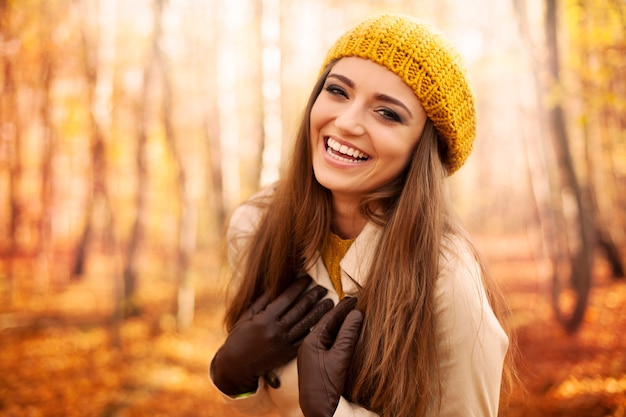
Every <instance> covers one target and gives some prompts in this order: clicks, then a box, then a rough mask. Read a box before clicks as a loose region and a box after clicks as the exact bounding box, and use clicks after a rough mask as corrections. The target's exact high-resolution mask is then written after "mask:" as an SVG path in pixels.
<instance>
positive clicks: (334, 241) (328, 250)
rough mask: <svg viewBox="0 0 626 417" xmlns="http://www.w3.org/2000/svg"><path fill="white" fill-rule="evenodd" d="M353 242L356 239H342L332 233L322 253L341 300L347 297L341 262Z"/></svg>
mask: <svg viewBox="0 0 626 417" xmlns="http://www.w3.org/2000/svg"><path fill="white" fill-rule="evenodd" d="M352 242H354V239H342V238H340V237H339V236H337V235H336V234H334V233H332V232H331V233H330V234H329V235H328V238H327V239H326V243H325V244H324V247H323V248H322V251H321V255H322V260H323V261H324V265H325V266H326V270H327V271H328V275H330V280H331V282H332V283H333V287H334V288H335V291H337V294H338V295H339V299H340V300H341V299H342V298H343V297H345V294H344V292H343V288H342V285H341V266H340V265H339V262H341V260H342V259H343V257H344V256H345V255H346V252H348V249H349V248H350V245H352Z"/></svg>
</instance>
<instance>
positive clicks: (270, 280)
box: [225, 63, 500, 417]
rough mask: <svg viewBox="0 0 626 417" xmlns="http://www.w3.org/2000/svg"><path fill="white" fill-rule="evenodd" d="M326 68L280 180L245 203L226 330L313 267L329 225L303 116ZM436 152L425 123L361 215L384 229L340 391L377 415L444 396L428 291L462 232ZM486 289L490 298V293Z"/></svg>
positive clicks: (409, 416) (422, 407) (403, 412)
mask: <svg viewBox="0 0 626 417" xmlns="http://www.w3.org/2000/svg"><path fill="white" fill-rule="evenodd" d="M332 65H333V64H332V63H331V64H330V65H329V67H328V68H327V69H326V71H324V72H323V74H322V75H321V77H320V78H319V80H318V82H317V83H316V84H315V87H314V89H313V92H312V94H311V96H310V98H309V101H308V103H307V106H306V108H305V111H304V115H303V118H302V122H301V125H300V130H299V132H298V135H297V137H296V142H295V144H294V146H295V149H294V151H293V153H292V157H293V159H292V160H290V161H289V163H288V165H287V168H286V170H285V172H284V173H283V175H282V177H281V180H280V181H279V182H278V183H277V184H276V185H275V189H274V191H273V193H272V194H271V196H269V197H266V198H262V197H261V198H257V199H256V200H254V201H253V202H248V204H257V205H259V206H260V207H262V209H263V212H264V215H263V217H262V219H261V221H260V223H259V225H258V229H257V232H256V233H255V234H254V235H253V236H251V237H250V240H249V244H248V245H247V248H246V250H245V251H243V252H242V262H240V263H239V265H240V270H238V271H235V273H236V274H240V276H241V277H243V278H242V280H241V283H240V285H239V286H238V288H237V291H236V292H235V293H234V295H233V298H232V299H231V301H230V303H229V305H228V307H227V312H226V318H225V323H226V327H227V329H228V330H230V329H232V327H233V325H234V323H235V322H236V321H237V319H238V318H239V317H240V316H241V315H242V314H243V312H244V311H245V309H246V308H248V307H249V306H250V305H251V304H252V303H253V302H254V300H255V299H256V298H257V297H259V296H260V294H261V293H262V292H263V291H270V293H271V294H273V295H277V294H279V293H280V292H281V291H282V290H283V289H284V288H286V287H287V285H288V284H289V283H290V282H291V281H292V280H293V278H294V277H295V276H297V275H299V274H302V273H303V272H304V271H305V270H306V268H307V267H308V266H311V265H312V264H313V263H314V262H315V261H316V260H317V257H318V256H319V255H318V250H319V249H320V247H321V245H322V244H323V240H324V237H325V236H326V235H327V234H328V233H329V231H330V225H331V197H330V192H329V191H328V190H327V189H326V188H324V187H322V186H321V185H320V184H319V183H318V182H317V181H316V179H315V176H314V173H313V167H312V149H311V142H310V122H309V115H310V111H311V107H312V106H313V103H314V102H315V100H316V99H317V96H318V95H319V93H320V92H321V89H322V87H323V84H324V81H325V79H326V76H327V75H328V73H329V72H330V68H331V67H332ZM442 152H445V149H442V145H441V141H439V140H438V136H437V132H436V130H435V128H434V127H433V125H432V123H431V122H430V121H427V123H426V126H425V128H424V132H423V134H422V137H421V138H420V140H419V141H418V143H417V146H416V149H415V151H414V154H413V156H412V158H411V160H410V162H409V164H408V165H407V167H406V168H405V170H404V171H403V172H402V173H401V174H400V175H399V176H398V178H396V179H395V180H394V181H392V182H391V183H390V184H388V185H386V186H385V187H383V188H382V189H379V190H377V191H376V192H375V193H372V194H371V195H368V196H367V197H366V198H364V199H363V201H362V203H361V212H362V213H363V214H364V215H366V216H367V218H368V219H369V220H370V221H373V222H375V223H377V224H379V225H382V226H383V228H382V235H381V238H380V241H379V244H378V248H377V250H376V253H377V257H376V259H377V261H374V262H373V264H372V266H371V269H370V272H369V276H368V277H367V280H366V283H365V284H364V286H363V287H362V288H361V289H360V292H359V295H358V298H359V300H358V304H357V308H358V309H360V310H361V311H363V313H364V321H363V325H362V331H361V335H360V338H359V340H358V342H357V345H356V348H355V353H354V357H353V363H355V364H357V363H358V366H351V367H350V374H349V375H348V381H347V389H346V393H345V395H346V396H347V397H348V398H349V399H350V400H351V401H353V402H355V403H359V404H361V405H363V406H365V407H366V408H368V409H370V410H372V411H375V412H377V413H378V414H379V415H381V416H384V417H387V416H393V417H414V416H422V415H425V413H426V411H427V409H428V408H429V407H431V406H433V404H432V398H440V397H441V396H440V394H441V387H442V381H441V378H440V375H439V374H438V373H437V369H438V368H437V365H436V364H437V363H438V354H439V352H437V349H436V346H437V344H436V343H433V341H434V340H435V338H436V334H435V330H436V329H435V319H436V317H435V312H434V295H433V294H434V288H435V283H436V279H437V277H438V274H439V260H440V257H441V255H442V247H443V246H444V245H445V244H446V243H445V242H446V239H445V236H446V235H448V234H455V235H459V236H462V235H463V232H462V229H461V228H460V226H459V225H458V223H457V222H455V221H453V220H452V216H450V214H449V210H448V203H447V199H446V195H445V192H444V189H445V187H444V182H445V179H446V177H447V176H448V173H447V172H446V169H445V167H444V165H443V164H442V162H441V157H440V155H441V154H442ZM373 207H375V208H376V210H373ZM468 244H469V242H468ZM470 247H471V245H470ZM485 286H486V289H487V293H488V294H489V296H490V298H492V299H493V303H495V302H496V301H495V299H496V297H495V295H497V294H496V291H495V290H492V286H491V285H490V284H489V282H486V283H485ZM492 293H493V294H492ZM492 307H493V308H494V310H495V311H496V314H500V308H499V307H496V306H495V304H492ZM435 406H437V405H436V404H435Z"/></svg>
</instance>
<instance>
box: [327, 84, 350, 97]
mask: <svg viewBox="0 0 626 417" xmlns="http://www.w3.org/2000/svg"><path fill="white" fill-rule="evenodd" d="M326 91H328V92H329V93H330V94H333V95H335V96H342V97H348V94H347V93H346V91H345V90H344V89H343V88H341V87H339V86H337V85H333V84H331V85H328V86H326Z"/></svg>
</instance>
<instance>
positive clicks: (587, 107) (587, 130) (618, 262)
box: [572, 0, 625, 279]
mask: <svg viewBox="0 0 626 417" xmlns="http://www.w3.org/2000/svg"><path fill="white" fill-rule="evenodd" d="M579 5H580V6H581V8H582V9H583V10H582V12H581V13H580V21H575V22H572V24H573V25H574V26H575V28H576V29H578V30H580V31H582V34H581V35H580V36H579V38H578V39H577V40H576V41H577V42H578V43H577V44H576V45H573V46H574V47H575V48H576V49H577V51H579V53H580V55H581V65H582V68H579V69H578V70H579V71H580V72H581V74H580V75H579V79H580V83H581V90H582V98H583V100H582V101H583V104H582V106H583V109H582V111H583V114H584V117H583V122H582V133H583V139H584V143H585V162H586V164H587V172H588V178H587V192H588V194H589V198H588V199H589V201H590V203H591V208H592V210H593V219H594V220H595V223H594V228H595V236H596V239H597V243H598V246H599V247H600V249H601V250H602V252H603V253H604V255H605V257H606V260H607V261H608V263H609V266H610V268H611V273H612V277H613V278H614V279H624V275H625V271H624V263H623V261H622V258H621V254H620V252H619V249H618V246H617V244H616V243H615V240H614V239H613V236H612V233H611V227H609V224H611V219H612V218H615V217H617V216H614V214H613V213H614V211H615V209H616V208H615V205H614V204H613V202H612V201H611V200H612V199H611V195H612V194H618V193H619V191H617V190H616V189H617V188H618V187H617V186H616V184H615V179H616V173H615V166H614V164H612V163H611V161H612V158H611V155H612V149H610V143H611V141H610V140H608V139H607V138H610V137H611V133H610V132H609V131H608V130H609V128H610V126H609V123H607V122H604V123H602V121H601V119H602V116H600V117H598V113H600V114H601V115H602V114H606V113H609V112H611V110H610V109H605V103H604V100H600V103H599V104H597V103H598V100H597V97H604V95H605V92H604V91H603V90H604V89H610V88H611V87H612V85H613V84H614V83H613V78H614V76H609V79H610V80H611V82H609V83H606V84H608V85H605V83H602V80H598V79H597V78H598V77H594V76H592V75H587V74H588V72H590V71H593V69H594V66H595V65H594V62H598V61H599V62H602V63H603V64H604V65H606V67H607V68H611V65H607V63H606V62H604V60H605V59H606V58H605V57H604V56H605V53H602V52H605V51H604V48H602V52H601V53H594V50H595V49H596V48H595V46H594V45H593V40H594V36H593V35H594V23H595V22H594V21H593V17H594V13H593V10H592V8H593V4H592V2H590V1H588V0H582V1H580V2H579ZM611 7H616V5H613V6H611ZM617 7H619V5H617ZM603 15H604V14H603ZM603 20H604V19H603ZM598 23H599V24H603V25H609V24H610V22H606V21H601V22H598ZM598 23H596V24H598ZM622 23H624V22H623V20H622ZM583 70H584V71H583ZM592 74H594V75H595V72H592ZM622 81H623V80H622ZM610 94H613V95H614V96H615V97H618V96H619V93H618V92H611V93H610ZM598 107H599V108H598ZM607 148H608V149H607ZM606 155H608V157H607V156H606ZM622 233H623V231H622Z"/></svg>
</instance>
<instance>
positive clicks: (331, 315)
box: [307, 297, 357, 349]
mask: <svg viewBox="0 0 626 417" xmlns="http://www.w3.org/2000/svg"><path fill="white" fill-rule="evenodd" d="M356 301H357V300H356V298H353V297H346V298H344V299H343V300H341V301H340V302H339V304H337V306H336V307H335V308H333V309H332V310H330V311H329V312H328V313H326V314H325V315H324V317H322V319H321V320H320V322H319V323H318V324H317V326H315V327H314V328H313V331H312V332H311V334H310V335H309V336H308V337H311V338H312V340H314V344H315V346H316V347H317V348H318V349H329V348H330V347H331V346H332V344H333V340H334V339H335V337H336V335H337V332H338V331H339V328H340V327H341V324H342V323H343V321H344V319H345V318H346V316H347V315H348V313H349V312H350V311H351V310H352V309H354V307H355V306H356ZM308 337H307V338H308Z"/></svg>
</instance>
